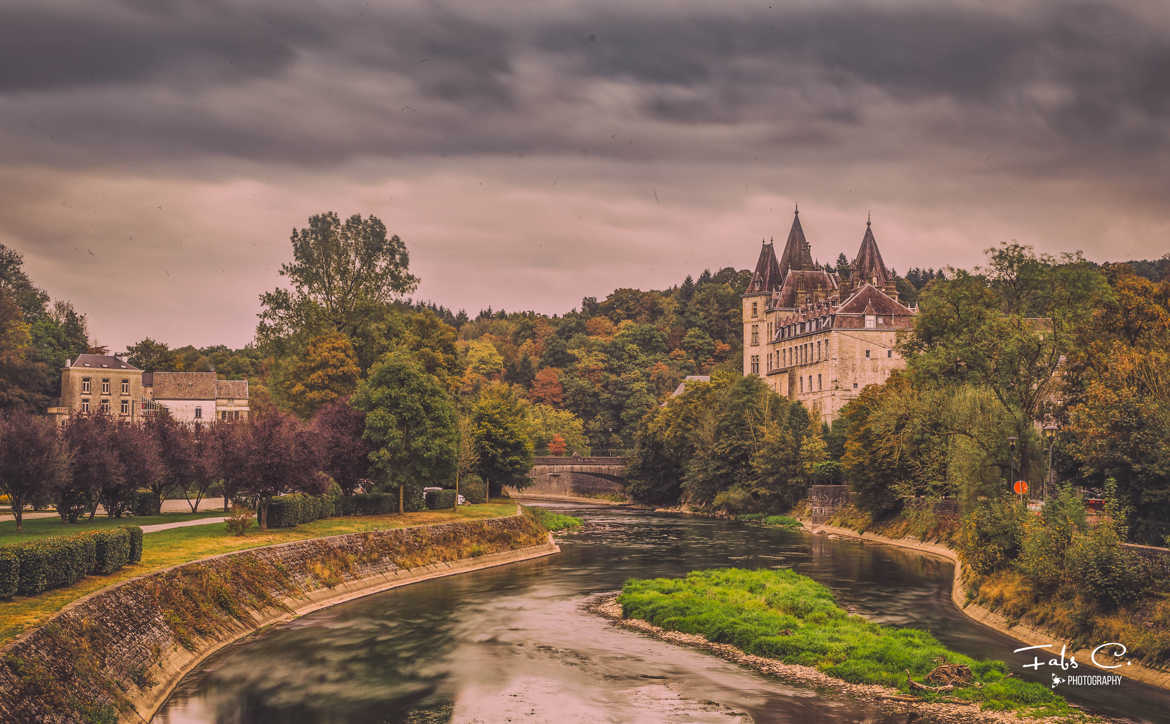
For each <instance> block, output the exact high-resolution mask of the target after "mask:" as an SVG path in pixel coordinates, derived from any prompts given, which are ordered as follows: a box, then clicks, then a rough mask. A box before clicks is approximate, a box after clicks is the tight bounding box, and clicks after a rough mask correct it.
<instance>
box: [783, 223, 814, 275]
mask: <svg viewBox="0 0 1170 724" xmlns="http://www.w3.org/2000/svg"><path fill="white" fill-rule="evenodd" d="M793 269H816V264H815V263H814V262H813V258H812V249H811V248H810V247H809V244H808V241H806V240H805V238H804V229H803V228H802V227H801V226H800V211H796V212H795V213H793V215H792V228H791V229H789V230H788V243H786V244H785V245H784V253H783V254H781V255H780V273H781V274H783V275H787V274H788V272H789V271H791V270H793Z"/></svg>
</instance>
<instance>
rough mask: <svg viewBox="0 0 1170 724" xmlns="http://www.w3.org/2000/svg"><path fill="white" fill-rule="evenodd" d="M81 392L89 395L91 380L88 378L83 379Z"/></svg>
mask: <svg viewBox="0 0 1170 724" xmlns="http://www.w3.org/2000/svg"><path fill="white" fill-rule="evenodd" d="M81 391H82V392H84V393H85V394H87V395H88V394H89V378H88V377H82V378H81Z"/></svg>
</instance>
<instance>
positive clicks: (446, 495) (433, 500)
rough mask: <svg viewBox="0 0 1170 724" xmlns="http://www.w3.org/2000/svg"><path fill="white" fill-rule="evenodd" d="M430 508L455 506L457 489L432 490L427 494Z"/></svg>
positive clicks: (441, 508) (439, 508) (443, 508)
mask: <svg viewBox="0 0 1170 724" xmlns="http://www.w3.org/2000/svg"><path fill="white" fill-rule="evenodd" d="M426 501H427V508H428V509H429V510H445V509H449V508H454V507H455V490H454V489H453V488H452V489H444V490H432V491H430V492H428V493H427V495H426Z"/></svg>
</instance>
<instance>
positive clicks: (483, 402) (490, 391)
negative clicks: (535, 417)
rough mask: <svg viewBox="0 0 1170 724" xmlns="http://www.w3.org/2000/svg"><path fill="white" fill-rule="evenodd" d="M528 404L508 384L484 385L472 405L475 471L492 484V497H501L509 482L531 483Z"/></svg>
mask: <svg viewBox="0 0 1170 724" xmlns="http://www.w3.org/2000/svg"><path fill="white" fill-rule="evenodd" d="M526 417H527V416H526V411H525V409H524V403H523V401H522V400H521V398H520V396H519V395H518V394H517V393H516V390H515V388H513V387H511V386H510V385H506V384H504V383H495V384H491V385H488V386H486V387H484V389H483V391H482V392H481V393H480V396H479V399H478V400H476V403H475V405H474V406H473V408H472V426H473V430H474V432H473V434H474V438H475V456H476V463H475V471H476V472H477V473H478V474H479V476H480V477H481V478H483V480H484V482H485V483H487V485H488V491H489V496H493V495H494V496H499V495H501V494H502V493H503V488H504V486H505V485H508V486H512V487H515V488H523V487H525V486H527V485H528V483H529V480H528V470H529V468H531V467H532V438H531V437H530V436H529V432H528V424H527V420H526Z"/></svg>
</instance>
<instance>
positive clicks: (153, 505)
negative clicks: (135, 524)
mask: <svg viewBox="0 0 1170 724" xmlns="http://www.w3.org/2000/svg"><path fill="white" fill-rule="evenodd" d="M130 509H131V510H132V511H134V515H140V516H147V515H158V514H159V513H160V512H161V511H162V499H161V498H160V497H159V496H158V494H156V493H154V492H152V491H149V490H136V491H134V499H133V500H132V501H131V503H130Z"/></svg>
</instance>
